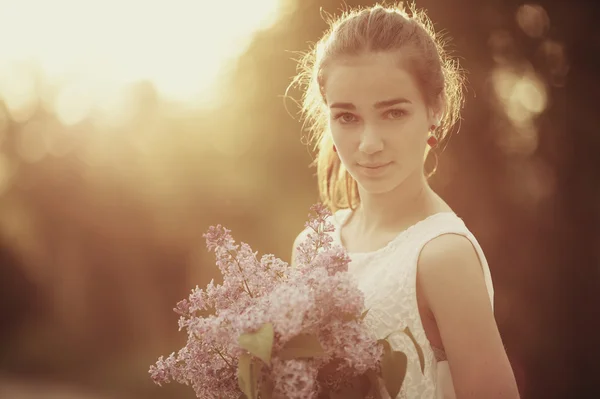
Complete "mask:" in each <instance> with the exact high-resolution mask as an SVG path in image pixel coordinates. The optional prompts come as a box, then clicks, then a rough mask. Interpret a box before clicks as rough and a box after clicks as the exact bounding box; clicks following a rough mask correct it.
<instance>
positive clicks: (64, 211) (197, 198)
mask: <svg viewBox="0 0 600 399" xmlns="http://www.w3.org/2000/svg"><path fill="white" fill-rule="evenodd" d="M345 3H346V4H348V5H350V6H352V5H371V4H372V3H371V2H368V1H350V0H346V2H345ZM591 3H592V2H589V4H588V3H584V2H583V1H571V2H566V1H560V0H548V1H539V2H536V3H524V2H522V1H511V0H504V1H498V0H418V1H417V3H416V4H417V6H419V7H422V8H425V9H426V10H427V11H428V13H429V15H430V17H431V18H432V19H433V21H434V22H435V26H436V28H437V29H438V30H442V31H443V32H444V33H445V35H447V36H448V37H449V38H451V39H452V40H451V48H452V49H453V50H454V54H455V55H456V56H457V57H459V59H460V61H461V63H462V66H463V67H464V68H465V69H466V70H467V71H468V75H467V78H468V91H467V94H466V106H465V109H464V112H463V121H462V124H461V127H460V131H459V133H458V134H454V135H453V136H452V137H451V139H450V141H449V144H448V146H447V148H446V149H445V151H444V152H443V153H442V154H440V162H439V167H438V172H437V174H436V175H435V176H434V177H433V178H432V180H431V183H432V185H433V187H434V189H436V190H437V191H438V192H439V193H440V194H441V195H442V196H443V197H444V198H445V199H446V200H447V201H448V202H449V203H450V204H451V206H453V207H454V209H455V211H456V212H457V213H458V214H459V216H461V217H463V219H464V220H465V222H466V223H467V225H468V226H469V227H470V228H471V230H472V231H473V232H474V233H475V235H476V236H477V237H478V239H479V241H480V242H481V244H482V246H483V248H484V250H485V251H486V254H487V257H488V260H489V263H490V266H491V269H492V274H493V278H494V281H495V287H496V318H497V321H498V323H499V326H500V330H501V333H502V337H503V339H504V342H505V345H506V348H507V351H508V354H509V357H510V359H511V362H512V364H513V367H514V369H515V373H516V375H517V378H518V382H519V387H520V390H521V393H522V397H524V398H594V397H600V390H599V388H598V386H597V384H596V383H595V382H594V381H597V378H598V373H599V372H600V367H599V366H598V362H597V359H598V356H600V350H599V346H600V345H599V342H598V338H597V337H598V333H597V331H598V330H597V328H596V327H598V320H600V306H599V300H598V299H597V296H596V294H597V292H598V291H597V290H598V288H600V278H599V274H600V267H599V265H600V250H599V249H598V247H597V246H598V245H599V244H600V229H599V227H598V222H600V217H599V216H600V207H599V206H598V204H599V203H600V185H599V184H598V182H599V178H600V173H599V172H600V161H599V159H598V157H597V156H595V152H597V148H598V145H599V144H600V136H599V135H598V134H597V128H596V126H597V125H596V124H594V123H593V122H592V118H594V117H595V116H597V115H596V114H597V109H596V107H597V105H596V104H595V103H594V100H593V99H594V98H595V96H597V94H595V92H593V91H591V90H590V86H589V84H593V83H596V82H597V80H598V77H597V75H595V74H596V73H597V71H598V70H600V68H599V66H598V62H597V61H594V59H595V55H597V54H598V48H599V47H600V35H598V34H597V33H593V31H592V30H591V29H590V28H591V26H592V25H593V23H594V19H593V17H592V16H593V13H592V12H591V11H592V8H591V7H592V5H591ZM340 6H341V4H340V2H339V1H333V0H256V1H247V0H229V1H226V2H219V1H216V0H212V1H204V0H171V1H166V0H160V1H159V0H155V1H147V2H141V1H130V0H120V1H116V0H110V1H107V0H104V1H99V0H97V1H94V0H79V1H76V0H54V1H46V0H12V1H10V0H0V398H2V399H29V398H31V399H49V398H52V399H55V398H61V399H62V398H64V399H95V398H111V399H112V398H115V399H138V398H140V399H141V398H144V399H153V398H156V399H158V398H175V399H184V398H193V397H194V394H193V390H192V389H191V388H188V387H182V386H177V385H174V384H173V385H170V386H166V387H163V388H160V387H158V386H155V385H154V384H153V383H152V382H151V380H150V378H149V375H148V368H149V366H150V365H151V364H153V363H154V362H155V361H156V359H157V358H158V356H160V355H168V354H170V353H171V352H173V351H177V350H178V349H179V348H180V347H181V346H182V345H183V344H184V343H185V338H186V337H185V334H184V333H179V332H178V328H177V319H178V316H177V314H175V313H174V312H173V311H172V309H173V307H174V306H175V304H176V303H177V301H179V300H180V299H183V298H185V297H187V295H188V294H189V292H190V290H191V289H192V288H193V287H195V286H196V285H200V286H204V285H206V284H207V283H208V281H210V279H212V278H216V279H217V281H218V270H217V269H216V267H215V265H214V261H213V257H212V256H211V255H210V254H209V253H208V252H207V250H206V247H205V243H204V240H203V238H202V234H203V233H204V232H205V231H206V230H207V229H208V227H209V226H210V225H213V224H217V223H221V224H224V225H225V226H227V227H228V228H230V229H231V230H232V231H233V235H234V237H235V239H236V240H238V241H243V242H247V243H249V244H250V245H251V246H252V247H253V248H254V250H256V251H258V252H260V253H261V254H264V253H273V254H275V255H276V256H278V257H280V258H282V259H284V260H286V261H288V260H289V258H290V254H291V248H292V243H293V240H294V238H295V236H296V234H298V232H299V231H300V230H301V229H302V228H303V223H304V221H305V220H306V218H307V215H308V211H309V209H308V208H309V207H310V205H311V204H313V203H315V202H317V200H318V192H317V186H316V178H315V173H316V170H314V169H311V168H309V166H308V165H309V163H310V162H311V160H312V154H311V151H310V150H311V147H308V146H307V145H306V144H305V139H304V136H305V133H304V132H303V131H302V122H301V121H300V120H299V119H298V106H297V104H296V101H297V100H299V99H300V93H299V92H298V91H297V90H294V89H292V90H291V91H290V92H289V93H288V94H289V97H288V98H286V97H285V93H286V89H287V87H288V85H289V84H290V82H291V80H292V77H293V76H294V74H295V73H296V64H295V61H294V59H297V58H298V57H299V54H300V52H303V51H306V50H307V49H308V48H309V43H312V42H315V41H317V40H318V38H319V37H320V35H321V34H322V33H323V31H324V29H325V28H326V24H325V22H324V20H323V18H322V13H321V8H322V9H323V10H324V11H326V12H330V13H337V12H338V10H339V9H340ZM576 59H579V60H581V61H583V63H582V64H581V71H578V74H577V77H578V78H580V79H582V80H583V81H584V82H585V84H584V85H577V84H576V83H575V82H574V81H572V78H573V74H574V73H573V71H572V65H573V63H574V61H575V60H576ZM567 122H568V124H567Z"/></svg>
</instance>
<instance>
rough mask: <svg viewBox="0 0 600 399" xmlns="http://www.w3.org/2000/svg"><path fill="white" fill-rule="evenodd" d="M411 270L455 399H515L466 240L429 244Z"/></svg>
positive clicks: (509, 370) (446, 239)
mask: <svg viewBox="0 0 600 399" xmlns="http://www.w3.org/2000/svg"><path fill="white" fill-rule="evenodd" d="M417 270H418V273H419V276H418V278H419V283H420V285H421V288H422V292H423V296H424V299H425V302H426V303H427V305H428V306H429V309H430V310H431V312H432V314H433V316H434V318H435V320H436V323H437V326H438V328H439V332H440V337H441V339H442V342H443V345H444V349H445V350H446V356H447V357H448V363H449V366H450V372H451V374H452V382H453V384H454V390H455V392H456V397H457V398H459V399H460V398H489V399H494V398H511V399H512V398H519V392H518V389H517V384H516V381H515V377H514V374H513V371H512V367H511V365H510V362H509V360H508V356H507V355H506V351H505V350H504V346H503V344H502V339H501V337H500V333H499V331H498V327H497V325H496V321H495V319H494V313H493V310H492V306H491V304H490V300H489V296H488V293H487V290H486V286H485V281H484V277H483V271H482V268H481V263H480V261H479V257H478V256H477V253H476V251H475V249H474V247H473V245H472V244H471V241H469V239H467V238H466V237H463V236H460V235H456V234H445V235H442V236H440V237H437V238H435V239H433V240H431V241H430V242H429V243H427V244H426V245H425V247H424V248H423V250H422V252H421V256H420V259H419V263H418V269H417Z"/></svg>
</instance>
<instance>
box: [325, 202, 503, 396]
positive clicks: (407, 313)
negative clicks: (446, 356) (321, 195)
mask: <svg viewBox="0 0 600 399" xmlns="http://www.w3.org/2000/svg"><path fill="white" fill-rule="evenodd" d="M349 215H350V210H348V209H343V210H339V211H337V212H336V213H335V214H334V215H333V216H332V218H331V221H332V223H333V225H334V226H335V231H334V232H333V233H332V236H333V239H334V244H338V245H342V242H341V238H340V226H342V225H343V223H344V222H345V220H346V218H347V217H348V216H349ZM448 233H454V234H460V235H463V236H465V237H466V238H468V239H469V240H470V241H471V243H472V244H473V246H474V248H475V249H476V251H477V254H478V256H479V259H480V261H481V264H482V267H483V272H484V276H485V282H486V285H487V290H488V294H489V297H490V301H491V302H492V305H493V295H494V290H493V285H492V280H491V275H490V270H489V267H488V264H487V261H486V259H485V256H484V254H483V251H482V249H481V247H480V245H479V243H478V242H477V240H476V239H475V237H474V236H473V234H472V233H471V232H470V231H469V230H468V228H467V227H466V226H465V224H464V223H463V221H462V219H460V218H459V217H458V216H457V215H456V214H454V213H452V212H443V213H438V214H434V215H432V216H430V217H428V218H426V219H424V220H422V221H420V222H418V223H416V224H415V225H413V226H411V227H409V228H408V229H406V230H404V231H403V232H401V233H400V234H399V235H397V236H396V237H395V238H394V239H393V240H392V241H390V242H389V243H388V244H387V245H386V246H385V247H383V248H381V249H379V250H377V251H373V252H362V253H349V256H350V258H351V263H350V265H349V267H348V271H349V272H350V273H351V274H353V275H354V276H355V277H356V279H357V282H358V284H359V288H360V289H361V291H363V293H364V295H365V305H366V308H367V309H369V312H368V314H367V316H366V318H365V323H366V324H367V326H368V327H369V328H370V329H371V331H372V332H373V333H374V335H375V336H376V337H377V338H378V339H379V338H385V337H386V336H387V335H388V334H389V333H391V332H394V331H400V333H396V334H394V335H392V336H390V338H389V340H390V344H391V346H392V348H393V349H394V350H400V351H403V352H405V353H406V355H407V356H408V368H407V373H406V377H405V380H404V384H403V387H402V390H401V392H400V394H399V395H398V396H397V398H406V399H441V398H443V399H451V398H454V397H455V395H454V389H453V387H452V379H451V376H450V370H449V367H448V362H447V361H443V360H441V361H440V360H436V354H435V353H434V350H435V348H432V346H431V344H430V343H429V340H428V339H427V336H426V335H425V330H424V328H423V324H422V322H421V317H420V314H419V309H418V306H417V296H416V277H417V260H418V257H419V254H420V252H421V249H422V248H423V246H424V245H425V244H426V243H427V242H429V241H431V240H432V239H434V238H435V237H437V236H440V235H442V234H448ZM405 327H408V328H409V329H410V331H411V332H412V333H413V335H414V337H415V339H416V341H417V342H418V343H419V345H420V346H421V348H422V349H423V353H424V357H425V370H424V373H422V372H421V368H420V364H419V360H418V355H417V352H416V350H415V348H414V345H413V344H412V341H411V340H410V338H409V337H408V336H407V335H406V334H403V333H401V331H402V330H404V328H405ZM437 359H439V356H438V357H437Z"/></svg>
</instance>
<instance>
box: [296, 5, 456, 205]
mask: <svg viewBox="0 0 600 399" xmlns="http://www.w3.org/2000/svg"><path fill="white" fill-rule="evenodd" d="M327 22H328V24H329V29H328V31H327V32H326V33H325V34H324V35H323V37H322V38H321V39H320V40H319V41H318V42H317V43H316V44H315V45H314V46H313V48H312V49H311V50H310V51H309V52H307V53H306V54H305V55H304V56H303V57H302V58H301V59H300V60H299V61H300V62H299V66H298V69H299V73H298V75H297V76H296V78H295V79H294V82H293V83H292V84H294V83H297V84H299V85H300V87H301V89H302V91H303V97H302V115H303V117H304V120H305V126H306V125H308V131H309V133H310V141H312V142H313V144H314V146H315V149H316V150H317V151H318V154H317V156H316V158H315V161H314V162H313V164H312V165H311V166H315V165H316V167H317V179H318V184H319V194H320V197H321V201H322V202H323V203H324V204H325V205H326V206H327V207H329V209H330V210H331V211H332V212H335V211H336V210H338V209H341V208H351V209H355V208H356V206H358V204H359V203H360V197H359V193H358V185H357V183H356V181H355V180H354V179H353V178H352V176H351V175H350V174H349V173H348V171H347V170H346V169H345V168H344V166H343V165H342V163H341V161H340V159H339V157H338V156H337V154H336V153H335V152H334V150H333V140H332V137H331V132H330V131H329V117H328V110H327V104H326V99H325V95H324V86H325V80H326V76H325V75H326V74H325V73H324V70H325V67H326V66H327V65H328V64H330V63H331V62H332V60H335V59H336V58H338V57H343V56H356V55H361V54H368V53H372V52H398V53H400V54H401V56H402V57H403V62H402V65H403V66H404V67H406V69H407V70H408V71H409V72H410V73H411V75H412V76H413V78H415V81H416V83H417V85H418V87H419V88H420V90H421V93H422V94H423V96H424V99H425V102H426V105H427V106H428V107H442V108H440V109H442V110H443V111H444V112H443V117H442V120H441V121H440V124H439V126H438V128H437V129H435V132H434V134H435V136H436V138H437V139H438V142H441V141H442V140H443V139H444V138H446V136H447V135H448V134H449V132H450V130H451V129H452V127H453V126H454V125H455V124H456V122H457V121H458V120H459V117H460V109H461V107H462V103H463V94H462V90H463V78H462V73H461V70H460V68H459V65H458V62H456V61H454V60H452V59H450V57H449V55H448V53H447V52H446V50H445V49H444V43H443V42H442V41H441V40H440V39H439V38H438V37H437V35H436V33H435V31H434V29H433V24H432V23H431V21H430V20H429V18H428V17H427V16H426V15H425V13H424V12H423V11H419V10H417V9H416V8H415V7H414V5H411V6H410V7H409V8H408V9H407V8H406V7H405V6H404V5H403V4H401V3H400V4H396V5H393V6H384V5H380V4H377V5H375V6H372V7H368V8H357V9H354V10H349V11H345V12H344V13H343V14H342V15H341V16H339V17H338V18H332V17H328V21H327ZM399 57H400V56H399ZM436 166H437V165H436Z"/></svg>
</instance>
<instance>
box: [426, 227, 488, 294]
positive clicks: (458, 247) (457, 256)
mask: <svg viewBox="0 0 600 399" xmlns="http://www.w3.org/2000/svg"><path fill="white" fill-rule="evenodd" d="M417 265H418V275H419V284H420V285H421V286H422V288H423V292H424V294H425V296H426V298H427V302H429V303H430V305H434V303H435V302H438V301H446V300H448V298H451V297H456V295H464V294H465V293H470V294H471V295H475V296H476V297H477V298H480V299H482V300H483V299H487V298H488V291H487V288H486V278H485V271H484V266H483V263H482V259H480V258H479V255H478V253H477V250H476V249H475V246H474V243H473V241H472V240H471V239H470V238H469V237H467V236H465V235H464V234H457V233H449V234H442V235H440V236H438V237H435V238H433V239H432V240H430V241H429V242H427V243H426V244H425V245H424V246H423V249H422V250H421V254H420V256H419V259H418V263H417Z"/></svg>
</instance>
